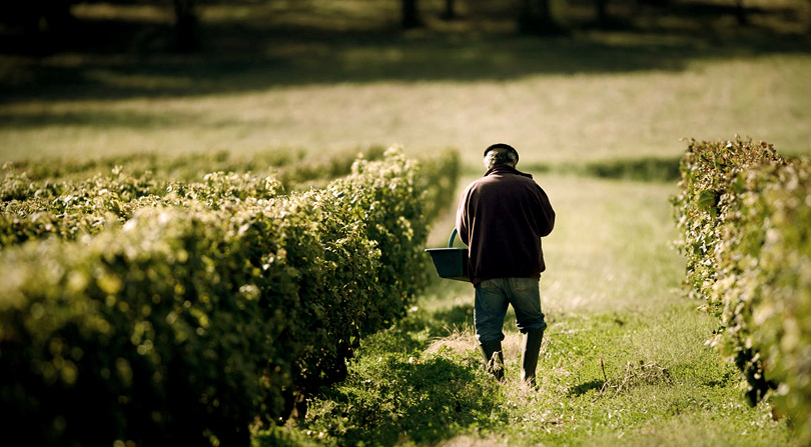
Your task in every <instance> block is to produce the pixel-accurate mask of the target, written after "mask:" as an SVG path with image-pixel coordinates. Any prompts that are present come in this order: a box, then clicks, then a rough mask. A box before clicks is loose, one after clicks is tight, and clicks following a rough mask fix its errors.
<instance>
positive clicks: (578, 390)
mask: <svg viewBox="0 0 811 447" xmlns="http://www.w3.org/2000/svg"><path fill="white" fill-rule="evenodd" d="M604 383H605V382H603V381H602V380H590V381H588V382H583V383H581V384H580V385H576V386H574V387H572V388H571V389H569V397H577V396H582V395H584V394H587V393H588V392H589V391H592V390H597V391H599V390H600V389H602V387H603V384H604Z"/></svg>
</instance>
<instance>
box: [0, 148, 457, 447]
mask: <svg viewBox="0 0 811 447" xmlns="http://www.w3.org/2000/svg"><path fill="white" fill-rule="evenodd" d="M442 155H446V154H442ZM450 159H451V160H455V157H453V156H451V157H450ZM436 166H437V167H440V166H444V165H443V164H441V163H437V164H436ZM446 176H448V172H447V171H439V170H436V169H432V167H431V165H430V164H429V163H425V164H424V165H419V164H417V163H415V162H414V161H411V160H408V159H406V158H405V157H404V156H403V155H402V154H401V153H400V152H398V151H390V152H387V153H386V155H385V160H383V161H377V162H371V161H368V160H361V161H359V162H358V163H356V164H355V165H354V167H353V172H352V174H350V175H349V176H347V177H345V178H342V179H338V180H336V181H334V182H332V183H331V184H329V185H328V186H327V187H326V188H323V189H311V190H309V191H306V192H301V193H294V194H290V195H288V196H279V195H278V194H277V193H278V191H279V187H278V186H279V185H278V182H276V181H275V180H273V179H258V178H254V177H251V176H249V175H238V174H222V173H214V174H210V175H208V176H207V177H206V178H205V179H204V182H203V183H201V184H193V185H185V184H179V183H173V184H171V185H170V186H172V192H171V193H169V194H167V195H165V196H162V197H156V196H152V195H147V196H140V197H137V198H134V200H130V201H128V202H126V204H128V205H133V206H132V208H133V209H132V217H131V218H128V219H127V217H128V216H127V215H123V216H119V217H121V218H123V219H126V222H125V223H124V224H123V225H118V226H114V227H113V228H110V229H109V230H107V231H99V232H97V234H96V235H95V236H93V237H87V238H81V239H80V240H77V241H63V240H60V239H59V238H50V239H47V240H38V241H35V242H30V243H27V244H23V245H20V246H15V247H8V248H6V249H4V250H3V252H2V254H1V255H0V270H2V271H3V277H4V281H3V283H2V284H1V285H0V297H1V298H0V409H2V414H3V418H4V422H5V423H7V424H8V426H10V427H14V428H15V429H14V430H13V431H12V433H11V434H7V435H6V439H7V440H10V442H12V443H18V442H22V441H25V442H26V443H33V444H38V445H92V444H110V443H111V442H113V440H116V439H119V440H133V441H136V442H137V443H139V444H140V443H144V444H152V443H163V442H166V441H167V440H169V441H174V442H182V443H183V444H192V445H197V444H200V445H209V444H217V443H218V442H219V443H222V444H223V445H245V444H246V443H247V440H248V436H249V425H250V424H253V425H254V426H256V425H257V424H261V423H263V424H268V423H274V422H280V421H283V420H285V419H286V418H287V417H288V416H289V415H290V412H291V410H292V407H293V404H294V402H295V401H296V399H297V396H301V395H307V394H309V393H312V392H313V391H314V390H317V389H318V388H319V387H321V386H323V385H326V384H329V383H332V382H334V381H336V380H341V379H343V377H344V376H345V374H346V368H345V359H346V358H348V357H349V356H351V355H352V349H353V348H354V347H356V346H357V343H358V340H359V339H360V337H362V336H366V335H368V334H371V333H374V332H376V331H379V330H380V329H382V328H385V327H387V326H389V325H391V324H392V322H393V321H395V320H396V319H398V318H400V317H402V316H403V315H404V314H405V309H406V308H407V306H408V305H409V303H410V300H411V299H412V297H413V295H414V294H415V293H417V292H418V291H419V290H421V287H423V286H424V284H425V277H424V275H425V268H424V265H423V263H424V258H423V256H422V248H423V246H424V243H425V235H426V233H427V231H426V224H427V222H426V219H425V217H424V213H423V210H424V209H435V208H436V207H437V204H436V203H433V202H430V203H429V202H426V201H425V198H432V200H439V199H440V198H442V197H445V196H446V195H447V193H438V192H433V191H432V192H424V191H423V190H421V189H420V187H419V186H418V185H425V186H427V187H430V188H436V187H439V186H438V185H441V184H443V182H442V181H440V179H442V178H443V177H446ZM418 179H419V180H418ZM107 180H109V179H107ZM450 181H451V184H455V179H450ZM99 183H100V184H102V185H100V186H105V185H109V183H106V182H105V181H101V182H99ZM93 191H95V190H93ZM96 196H97V195H94V194H92V193H90V192H88V194H87V197H86V199H87V200H85V201H84V202H83V203H84V204H85V205H86V206H87V207H88V208H90V209H92V206H99V207H100V208H103V207H102V206H100V205H98V204H97V203H96V201H95V197H96ZM140 199H145V200H144V201H145V202H147V203H148V204H149V206H139V205H138V204H139V203H140ZM55 222H61V219H59V218H57V219H56V220H55ZM67 239H70V238H67Z"/></svg>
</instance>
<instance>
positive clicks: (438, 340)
mask: <svg viewBox="0 0 811 447" xmlns="http://www.w3.org/2000/svg"><path fill="white" fill-rule="evenodd" d="M472 178H473V177H470V178H465V179H463V180H462V183H466V182H468V181H469V180H471V179H472ZM536 179H537V180H538V181H539V183H540V184H541V185H542V186H544V188H545V189H546V190H547V192H548V193H549V195H550V198H551V200H552V202H553V206H555V209H556V211H557V213H558V221H557V228H556V230H555V231H554V232H553V234H552V235H551V236H550V237H549V238H548V239H547V240H545V250H546V253H547V258H548V261H547V263H548V265H549V269H548V271H547V272H546V273H545V274H544V278H543V279H542V281H541V288H542V299H543V306H544V311H545V313H546V315H547V319H548V321H549V323H550V325H549V329H548V330H547V333H546V336H545V340H544V344H543V350H542V357H541V361H540V365H539V370H538V377H539V386H538V389H537V390H532V389H528V388H527V387H525V386H523V385H521V384H520V383H519V381H518V371H519V365H518V361H519V351H520V346H519V345H520V334H518V333H517V331H516V330H515V327H514V320H513V315H512V312H510V313H509V314H508V318H507V320H508V321H506V322H505V332H506V334H507V338H506V340H505V343H504V346H505V351H506V352H505V361H506V367H507V379H506V382H505V383H504V384H496V383H494V382H493V381H492V380H490V378H489V377H488V376H487V374H485V373H484V372H483V371H482V370H481V368H480V367H479V354H478V352H477V350H476V342H475V337H474V335H473V328H472V309H471V308H472V290H471V288H470V285H469V284H466V283H459V282H453V281H445V280H442V281H437V283H436V284H435V285H434V286H433V287H432V288H431V289H430V291H429V292H428V293H427V294H426V295H425V296H423V297H421V298H420V299H419V301H418V303H417V306H415V307H414V308H413V309H412V312H411V314H410V315H409V317H408V318H407V319H406V320H404V321H403V322H401V323H400V324H398V325H397V326H395V327H394V328H392V329H391V330H389V331H386V332H384V333H381V334H377V335H375V336H373V337H371V338H370V339H369V340H368V341H366V342H365V344H364V345H363V347H362V349H361V350H360V352H359V353H358V355H357V357H356V359H355V360H354V361H353V362H352V364H351V365H350V376H349V378H348V379H347V381H346V382H345V383H343V384H341V385H340V386H337V387H335V388H333V389H330V390H325V392H324V394H323V395H321V396H317V397H316V398H315V399H313V401H312V402H311V406H310V407H311V409H310V412H309V414H308V416H307V418H306V419H305V420H303V421H300V423H299V425H298V426H297V427H295V428H292V429H287V430H285V431H282V432H275V433H264V434H261V435H259V436H257V437H255V442H256V443H257V444H258V445H272V444H279V443H280V442H282V441H284V442H289V443H290V444H291V445H347V446H348V445H437V444H439V445H450V446H462V445H476V446H490V445H639V446H647V445H672V446H685V445H689V446H691V447H696V446H718V445H735V446H774V445H783V446H784V445H792V439H791V432H790V430H789V429H788V428H787V427H786V424H785V422H779V423H778V422H774V421H773V420H772V418H771V414H770V411H769V408H768V407H767V406H763V405H762V406H759V407H756V408H750V407H748V406H747V405H746V404H745V403H744V401H743V399H742V397H741V393H740V389H739V388H738V380H737V375H736V372H735V370H734V369H733V368H732V366H731V365H728V364H725V363H723V362H722V361H721V360H720V359H719V358H718V356H717V355H716V354H715V352H714V351H713V350H712V349H711V348H709V347H707V346H705V345H704V341H705V340H706V339H707V338H708V336H709V335H710V334H711V332H712V329H713V325H712V322H711V321H710V319H709V318H707V317H706V316H705V315H704V314H702V313H701V312H699V311H697V310H696V307H697V303H696V302H694V301H690V300H688V299H686V298H684V297H683V296H682V294H681V293H680V291H679V289H678V287H679V283H680V281H681V277H682V273H683V272H682V268H683V266H682V263H681V259H680V257H679V255H678V254H677V253H676V252H675V251H674V250H672V249H671V248H670V247H669V242H670V241H671V240H672V239H674V229H673V225H672V223H671V217H670V207H669V204H668V202H667V199H668V197H669V195H670V194H671V193H672V192H673V188H674V186H673V185H670V184H646V183H633V182H617V181H606V180H595V179H587V178H579V177H555V176H552V177H539V178H536ZM452 225H453V224H452V216H450V215H449V216H446V217H445V218H444V219H443V220H442V221H441V222H440V223H439V224H438V225H437V228H436V230H435V234H434V235H433V236H432V241H431V245H433V246H439V245H441V244H442V243H443V242H444V241H445V240H446V239H445V238H446V235H447V230H448V229H450V228H451V227H452Z"/></svg>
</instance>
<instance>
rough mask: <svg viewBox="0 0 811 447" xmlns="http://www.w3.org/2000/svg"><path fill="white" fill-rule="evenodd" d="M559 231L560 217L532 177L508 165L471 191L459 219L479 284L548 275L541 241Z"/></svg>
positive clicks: (472, 273) (489, 173) (474, 278)
mask: <svg viewBox="0 0 811 447" xmlns="http://www.w3.org/2000/svg"><path fill="white" fill-rule="evenodd" d="M554 226H555V211H554V210H552V205H550V204H549V198H548V197H547V196H546V193H545V192H544V190H543V189H541V187H540V186H538V184H537V183H535V181H534V180H532V176H531V175H529V174H524V173H523V172H519V171H518V170H516V169H515V168H512V167H510V166H505V165H501V166H496V167H494V168H493V169H490V170H489V171H487V173H485V174H484V177H482V178H480V179H478V180H476V181H475V182H473V183H471V184H470V186H468V187H467V189H465V192H464V194H462V199H461V201H460V202H459V209H458V210H457V213H456V228H457V229H458V230H459V238H460V239H461V240H462V242H464V243H465V244H467V246H468V247H469V248H468V255H469V260H470V261H469V262H470V265H469V271H470V278H471V280H472V281H473V284H479V283H481V282H482V281H484V280H487V279H492V278H505V277H518V278H532V277H534V278H537V277H539V276H540V274H541V272H543V271H544V270H545V269H546V265H545V264H544V260H543V249H542V248H541V237H543V236H546V235H548V234H549V233H550V232H552V228H553V227H554Z"/></svg>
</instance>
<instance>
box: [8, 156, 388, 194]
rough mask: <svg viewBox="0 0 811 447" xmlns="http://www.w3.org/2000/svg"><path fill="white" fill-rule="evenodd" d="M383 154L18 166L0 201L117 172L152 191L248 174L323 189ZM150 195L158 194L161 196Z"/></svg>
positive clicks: (63, 189) (79, 185)
mask: <svg viewBox="0 0 811 447" xmlns="http://www.w3.org/2000/svg"><path fill="white" fill-rule="evenodd" d="M384 150H385V149H384V148H383V147H371V148H369V149H366V150H364V151H357V150H346V151H342V152H330V153H328V154H325V155H321V156H311V157H308V156H307V155H306V154H305V153H304V152H302V151H299V150H287V151H272V152H259V153H251V154H248V155H241V156H235V155H234V154H232V153H231V152H228V151H219V152H209V153H202V154H197V153H194V154H186V155H181V156H175V157H166V156H159V155H158V154H155V153H148V152H147V153H141V154H132V155H123V156H116V157H109V158H104V159H99V160H81V161H77V160H73V159H70V158H66V159H57V160H42V161H37V160H21V161H17V162H11V163H5V164H4V165H3V166H2V173H3V174H2V175H3V182H2V183H0V201H9V200H27V199H29V198H33V197H37V198H47V197H54V196H59V195H69V194H76V193H77V192H80V191H81V190H82V189H83V188H84V187H86V186H87V182H88V180H87V179H98V178H106V177H108V175H107V174H108V173H109V172H111V171H112V172H113V176H115V175H117V174H116V172H115V171H119V170H121V167H122V166H123V167H126V171H125V172H126V173H127V174H128V175H129V176H130V177H132V178H134V179H141V178H144V179H152V180H151V181H152V185H151V186H153V187H160V186H162V184H163V183H165V182H167V181H170V180H171V181H175V182H199V181H200V179H202V178H203V177H204V176H205V175H206V174H209V173H211V172H231V173H246V172H252V173H254V174H255V175H256V176H257V177H266V176H273V177H275V178H276V179H277V180H278V181H280V182H281V183H282V185H283V186H284V187H285V188H286V189H291V188H294V187H296V185H298V184H302V183H308V182H316V183H319V186H324V185H325V184H326V181H329V180H331V179H335V178H337V177H340V176H344V175H348V174H349V173H350V172H351V171H352V164H353V163H354V162H355V160H356V159H357V158H358V157H361V158H364V159H366V160H379V159H381V158H382V157H383V152H384ZM152 193H153V194H161V191H160V190H157V191H154V192H152Z"/></svg>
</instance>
